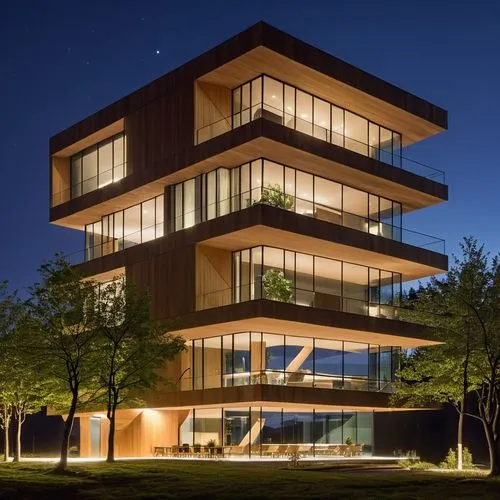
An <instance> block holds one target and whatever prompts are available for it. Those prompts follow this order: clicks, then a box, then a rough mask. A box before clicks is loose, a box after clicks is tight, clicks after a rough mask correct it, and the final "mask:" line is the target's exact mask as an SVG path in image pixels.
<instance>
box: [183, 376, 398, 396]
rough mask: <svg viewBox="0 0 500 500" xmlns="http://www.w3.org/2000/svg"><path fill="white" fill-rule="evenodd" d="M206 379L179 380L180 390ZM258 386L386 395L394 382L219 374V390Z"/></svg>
mask: <svg viewBox="0 0 500 500" xmlns="http://www.w3.org/2000/svg"><path fill="white" fill-rule="evenodd" d="M208 378H209V377H208ZM206 379H207V377H194V380H192V379H191V378H189V377H186V378H183V379H182V380H181V390H184V391H185V390H191V389H192V387H196V388H201V387H203V385H202V384H203V383H205V384H206V383H207V380H206ZM209 381H210V382H211V383H212V384H213V382H214V381H213V380H212V379H210V380H209ZM218 382H219V381H217V383H216V384H213V385H214V386H216V387H220V385H219V383H218ZM259 384H262V385H280V386H287V387H310V388H315V389H337V390H349V391H371V392H388V393H392V392H394V387H395V384H394V382H389V381H387V380H373V379H368V378H366V377H349V376H344V377H342V375H330V374H322V373H308V372H306V371H296V372H284V371H277V370H259V371H251V372H237V373H228V374H222V387H235V386H238V387H240V386H245V385H259ZM207 388H210V387H207Z"/></svg>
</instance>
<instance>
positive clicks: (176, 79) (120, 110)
mask: <svg viewBox="0 0 500 500" xmlns="http://www.w3.org/2000/svg"><path fill="white" fill-rule="evenodd" d="M258 46H265V47H268V48H269V49H271V50H274V51H276V52H277V53H280V54H282V55H284V56H286V57H289V58H292V59H295V60H296V61H297V62H299V63H302V64H305V65H306V66H309V67H311V68H313V69H315V70H317V71H320V72H322V73H324V74H326V75H328V76H332V77H333V78H335V79H337V80H339V81H341V82H344V83H346V84H347V85H350V86H352V87H355V88H357V89H359V90H361V91H363V92H365V93H367V94H370V95H372V96H374V97H376V98H379V99H382V100H384V101H386V102H388V103H390V104H392V105H394V106H396V107H399V108H401V109H403V110H406V111H408V112H410V113H412V114H414V115H416V116H418V117H420V118H423V119H424V120H427V121H430V122H432V123H435V124H436V125H438V126H440V127H441V128H446V127H447V113H446V111H445V110H443V109H441V108H439V107H438V106H435V105H433V104H431V103H429V102H427V101H425V100H423V99H421V98H419V97H416V96H414V95H412V94H410V93H408V92H406V91H404V90H402V89H400V88H398V87H396V86H394V85H391V84H389V83H387V82H385V81H383V80H381V79H380V78H377V77H375V76H373V75H370V74H369V73H366V72H365V71H362V70H360V69H358V68H356V67H354V66H352V65H350V64H348V63H346V62H344V61H342V60H340V59H338V58H336V57H334V56H331V55H329V54H327V53H325V52H323V51H321V50H319V49H317V48H315V47H312V46H311V45H309V44H307V43H305V42H302V41H300V40H298V39H296V38H294V37H293V36H291V35H288V34H286V33H284V32H282V31H280V30H278V29H276V28H274V27H272V26H270V25H268V24H266V23H263V22H260V23H257V24H255V25H254V26H252V27H250V28H249V29H247V30H246V31H243V32H242V33H240V34H238V35H236V36H234V37H233V38H231V39H229V40H227V41H226V42H224V43H222V44H220V45H218V46H217V47H215V48H213V49H212V50H209V51H208V52H205V53H204V54H202V55H201V56H199V57H197V58H195V59H193V60H191V61H190V62H188V63H186V64H184V65H183V66H181V67H179V68H177V69H175V70H173V71H171V72H170V73H168V74H166V75H164V76H162V77H160V78H158V79H157V80H154V81H153V82H151V83H150V84H148V85H146V86H144V87H142V88H140V89H139V90H137V91H135V92H133V93H132V94H130V95H128V96H126V97H124V98H123V99H120V100H119V101H116V102H115V103H113V104H111V105H109V106H107V107H106V108H104V109H101V110H100V111H98V112H96V113H94V114H93V115H91V116H89V117H88V118H85V119H84V120H82V121H80V122H78V123H76V124H75V125H73V126H72V127H69V128H68V129H66V130H64V131H62V132H60V133H59V134H57V135H55V136H53V137H52V138H51V140H50V154H54V153H56V152H57V151H60V150H62V149H64V148H65V147H67V146H69V145H70V144H73V143H75V142H77V141H79V140H81V139H83V138H84V137H86V136H88V135H90V134H92V133H94V132H96V131H97V130H99V129H102V128H104V127H106V126H107V125H109V124H111V123H113V122H114V121H116V120H118V119H120V118H123V117H127V116H130V115H134V114H135V113H136V112H137V111H138V110H140V109H141V108H144V107H146V108H147V107H148V106H149V105H151V104H152V103H153V102H154V101H157V100H159V99H163V98H164V97H165V96H167V95H168V96H169V97H168V98H166V99H167V100H166V101H165V102H164V104H163V105H165V106H167V107H168V109H169V113H170V112H171V114H172V120H174V119H175V120H176V121H175V124H176V127H179V126H180V130H179V131H167V135H169V134H172V137H171V139H172V143H173V144H174V143H178V144H179V146H180V145H181V143H182V141H183V140H184V139H183V138H182V137H181V136H182V134H183V132H184V128H185V127H187V124H188V123H190V124H191V125H192V123H193V113H192V112H191V110H192V99H193V97H192V94H193V84H194V80H196V79H197V78H199V77H200V76H202V75H204V74H206V73H208V72H210V71H212V70H214V69H216V68H218V67H219V66H222V65H223V64H225V63H227V62H229V61H231V60H233V59H235V58H237V57H239V56H241V55H242V54H245V53H247V52H249V51H250V50H252V49H253V48H256V47H258ZM182 89H184V90H182ZM183 92H191V98H190V99H184V98H182V95H181V94H182V93H183ZM190 101H191V102H190ZM155 105H156V104H155ZM154 113H156V112H154ZM158 113H161V112H160V111H159V112H158ZM174 117H175V118H174ZM179 119H180V120H181V121H178V120H179ZM139 120H140V119H139ZM193 132H194V130H193V128H191V131H190V133H189V134H187V137H189V138H192V134H193ZM162 147H163V146H162Z"/></svg>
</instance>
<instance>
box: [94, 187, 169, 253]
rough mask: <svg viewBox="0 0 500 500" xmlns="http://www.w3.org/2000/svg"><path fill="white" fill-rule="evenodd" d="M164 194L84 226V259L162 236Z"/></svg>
mask: <svg viewBox="0 0 500 500" xmlns="http://www.w3.org/2000/svg"><path fill="white" fill-rule="evenodd" d="M163 214H164V206H163V195H160V196H157V197H155V198H151V199H150V200H147V201H144V202H142V203H138V204H137V205H133V206H131V207H129V208H126V209H125V210H120V211H119V212H114V213H112V214H109V215H105V216H104V217H102V219H101V220H100V221H97V222H94V223H92V224H87V225H86V226H85V260H90V259H95V258H97V257H102V256H103V255H108V254H110V253H113V252H118V251H120V250H123V249H125V248H129V247H131V246H134V245H138V244H139V243H145V242H146V241H150V240H154V239H156V238H159V237H161V236H163V218H164V216H163Z"/></svg>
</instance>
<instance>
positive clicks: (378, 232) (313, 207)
mask: <svg viewBox="0 0 500 500" xmlns="http://www.w3.org/2000/svg"><path fill="white" fill-rule="evenodd" d="M273 190H274V188H273V187H272V186H269V187H265V186H259V187H256V188H254V189H251V190H248V191H244V192H242V193H238V194H235V195H233V196H231V197H229V198H225V199H223V200H219V201H218V202H216V203H210V204H208V205H206V206H205V207H202V208H199V209H196V210H191V211H188V212H185V213H184V214H182V215H180V216H178V217H175V218H174V219H173V221H172V228H171V231H177V230H181V229H186V228H188V227H192V226H194V225H195V223H196V222H195V221H205V220H208V219H212V218H216V217H221V216H223V215H227V214H228V213H233V212H238V211H240V210H244V209H245V208H248V207H251V206H253V205H256V204H263V205H270V206H274V207H276V208H281V209H283V210H288V211H290V212H295V213H297V214H299V215H304V216H307V217H312V218H314V219H319V220H324V221H326V222H331V223H333V224H338V225H341V226H344V227H349V228H351V229H356V230H358V231H362V232H364V233H369V234H373V235H375V236H381V237H382V238H387V239H391V240H394V241H399V242H401V243H405V244H407V245H411V246H415V247H419V248H423V249H426V250H431V251H433V252H437V253H440V254H445V253H446V244H445V240H443V239H442V238H438V237H436V236H431V235H428V234H425V233H420V232H418V231H412V230H410V229H406V228H402V227H401V226H398V225H395V224H388V223H386V222H382V221H380V220H376V219H375V218H373V219H372V218H369V217H364V216H361V215H359V214H353V213H350V212H347V211H345V210H342V209H341V208H338V207H332V206H330V205H325V204H323V203H317V202H315V201H312V200H310V199H304V198H300V197H298V196H293V195H291V194H286V193H282V192H281V191H279V192H277V194H278V196H277V197H274V198H277V199H278V201H276V199H275V200H273V197H272V196H269V193H271V194H272V193H273ZM209 214H214V215H213V216H210V217H209V216H208V215H209Z"/></svg>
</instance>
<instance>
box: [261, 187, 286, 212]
mask: <svg viewBox="0 0 500 500" xmlns="http://www.w3.org/2000/svg"><path fill="white" fill-rule="evenodd" d="M258 203H265V204H266V205H271V206H272V207H278V208H284V209H285V210H293V208H294V206H295V202H294V199H293V196H291V195H289V194H285V193H284V192H283V190H282V189H281V186H280V185H279V184H269V185H268V186H267V187H265V188H263V189H262V196H261V198H260V200H259V201H258Z"/></svg>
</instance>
